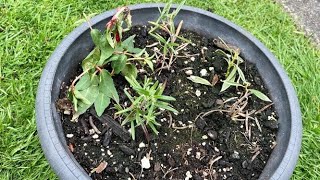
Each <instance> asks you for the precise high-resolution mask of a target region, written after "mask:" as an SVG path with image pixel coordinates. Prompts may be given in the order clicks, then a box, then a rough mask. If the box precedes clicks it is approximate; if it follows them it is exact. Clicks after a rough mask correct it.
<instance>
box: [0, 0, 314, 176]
mask: <svg viewBox="0 0 320 180" xmlns="http://www.w3.org/2000/svg"><path fill="white" fill-rule="evenodd" d="M128 2H129V3H130V4H134V3H135V2H154V1H149V0H140V1H136V0H129V1H125V0H116V1H115V0H113V1H111V0H101V1H80V0H64V1H61V0H19V1H15V0H1V1H0V179H1V180H2V179H15V180H16V179H56V176H55V175H54V173H53V171H52V170H51V169H50V167H49V165H48V163H47V161H46V159H45V158H44V155H43V153H42V150H41V147H40V143H39V139H38V137H37V131H36V124H35V111H34V104H35V95H36V90H37V84H38V81H39V79H40V75H41V72H42V69H43V67H44V66H45V63H46V61H47V59H48V58H49V56H50V54H51V53H52V52H53V50H54V49H55V47H56V46H57V45H58V44H59V42H60V41H61V40H62V39H63V38H64V37H65V36H66V35H67V34H68V33H70V32H71V31H72V29H73V28H74V27H75V26H76V25H75V22H76V21H77V20H79V19H81V18H83V17H82V13H83V12H85V13H87V14H90V13H94V12H96V13H100V12H103V11H105V10H108V9H112V8H115V7H117V6H120V5H124V4H127V3H128ZM187 4H188V5H192V6H196V7H200V8H203V9H207V10H210V11H212V12H214V13H216V14H219V15H221V16H224V17H226V18H227V19H229V20H231V21H233V22H235V23H236V24H238V25H240V26H242V27H243V28H245V29H246V30H248V31H249V32H251V33H252V34H253V35H255V36H256V37H257V38H258V39H260V40H261V41H262V42H263V43H264V44H265V45H266V46H267V47H268V48H269V49H271V51H272V52H273V53H274V54H275V55H276V57H277V58H278V59H279V61H280V63H281V64H282V65H283V67H284V68H285V70H286V71H287V73H288V75H289V77H290V78H291V80H292V83H293V84H294V87H295V89H296V91H297V93H298V96H299V100H300V105H301V110H302V114H303V125H304V127H303V144H302V150H301V154H300V159H299V163H298V165H297V167H296V169H295V172H294V175H293V177H292V179H317V177H320V85H319V84H320V83H319V82H320V75H319V74H320V50H319V49H318V50H317V49H316V48H315V47H314V46H312V44H311V43H310V41H309V40H308V39H307V38H306V37H305V36H304V35H303V33H302V32H301V31H299V30H298V29H297V28H296V27H295V25H294V23H293V21H292V18H291V17H290V16H288V15H287V14H286V13H284V11H283V10H282V8H281V6H280V5H278V4H276V3H275V2H273V1H272V0H232V1H230V0H229V1H228V0H216V1H212V0H188V1H187Z"/></svg>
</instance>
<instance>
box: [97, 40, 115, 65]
mask: <svg viewBox="0 0 320 180" xmlns="http://www.w3.org/2000/svg"><path fill="white" fill-rule="evenodd" d="M113 51H114V49H113V48H112V47H111V46H110V45H109V44H107V43H106V44H105V46H103V47H101V56H100V60H99V62H98V64H97V65H98V66H102V65H104V64H106V63H108V62H109V61H107V62H105V60H107V59H108V58H109V57H110V56H112V53H113Z"/></svg>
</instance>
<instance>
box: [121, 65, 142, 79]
mask: <svg viewBox="0 0 320 180" xmlns="http://www.w3.org/2000/svg"><path fill="white" fill-rule="evenodd" d="M121 73H122V75H123V76H127V77H132V78H134V79H135V78H137V75H138V69H137V68H136V66H135V65H133V64H131V63H130V64H126V65H125V66H124V68H123V69H122V71H121Z"/></svg>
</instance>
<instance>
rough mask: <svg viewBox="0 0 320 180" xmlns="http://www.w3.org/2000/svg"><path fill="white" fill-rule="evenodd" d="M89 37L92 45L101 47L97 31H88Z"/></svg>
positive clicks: (99, 33)
mask: <svg viewBox="0 0 320 180" xmlns="http://www.w3.org/2000/svg"><path fill="white" fill-rule="evenodd" d="M90 35H91V38H92V41H93V43H94V44H95V45H96V46H98V47H101V39H102V34H101V32H100V31H99V30H98V29H92V30H91V31H90Z"/></svg>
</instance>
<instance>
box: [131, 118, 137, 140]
mask: <svg viewBox="0 0 320 180" xmlns="http://www.w3.org/2000/svg"><path fill="white" fill-rule="evenodd" d="M130 132H131V136H132V139H133V140H135V136H136V132H135V126H134V122H133V121H131V130H130Z"/></svg>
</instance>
